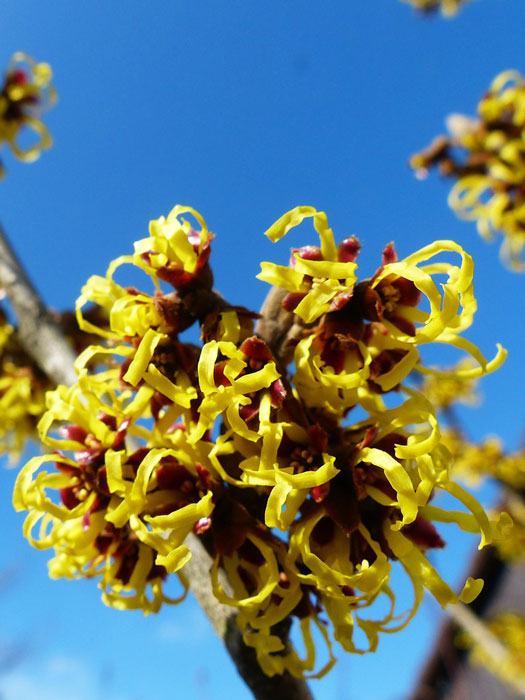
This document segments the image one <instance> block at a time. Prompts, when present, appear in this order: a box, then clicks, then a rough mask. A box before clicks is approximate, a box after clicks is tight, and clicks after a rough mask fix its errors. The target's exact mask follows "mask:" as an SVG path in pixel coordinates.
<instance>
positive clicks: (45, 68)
mask: <svg viewBox="0 0 525 700" xmlns="http://www.w3.org/2000/svg"><path fill="white" fill-rule="evenodd" d="M51 78H52V73H51V68H50V67H49V65H48V64H47V63H35V61H33V59H32V58H31V57H30V56H27V55H26V54H24V53H21V52H17V53H15V54H14V55H13V57H12V58H11V61H10V64H9V66H8V69H7V72H6V74H5V78H4V83H3V85H2V87H1V88H0V145H2V144H3V143H6V144H7V146H8V147H9V148H10V150H11V152H12V153H13V155H14V156H15V157H16V158H18V159H19V160H22V161H24V162H26V163H30V162H32V161H34V160H36V159H37V158H38V157H39V156H40V153H41V152H42V151H43V150H44V149H46V148H50V146H51V144H52V140H51V136H50V134H49V131H48V130H47V127H46V126H45V125H44V123H43V122H42V120H41V118H40V117H41V114H42V113H43V112H44V111H45V110H46V109H48V108H49V107H51V106H52V105H53V104H54V102H55V100H56V92H55V90H54V88H53V87H52V86H51ZM28 130H29V131H32V132H33V134H34V139H33V142H32V143H31V144H30V145H28V146H23V145H21V144H20V137H21V135H23V134H24V132H26V131H28ZM3 175H4V168H3V165H2V162H1V161H0V177H3Z"/></svg>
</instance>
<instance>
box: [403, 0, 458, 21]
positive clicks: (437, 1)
mask: <svg viewBox="0 0 525 700" xmlns="http://www.w3.org/2000/svg"><path fill="white" fill-rule="evenodd" d="M404 2H408V4H409V5H412V7H414V8H415V9H416V10H419V11H420V12H423V13H428V14H430V13H433V12H438V11H441V12H442V14H443V15H444V16H445V17H453V16H454V15H455V14H457V12H458V10H459V9H460V8H461V7H463V5H465V4H466V3H467V2H468V0H404Z"/></svg>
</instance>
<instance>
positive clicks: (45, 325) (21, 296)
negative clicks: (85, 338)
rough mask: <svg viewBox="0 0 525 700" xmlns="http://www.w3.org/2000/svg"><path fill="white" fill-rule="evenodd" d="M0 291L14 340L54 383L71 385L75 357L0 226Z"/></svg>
mask: <svg viewBox="0 0 525 700" xmlns="http://www.w3.org/2000/svg"><path fill="white" fill-rule="evenodd" d="M0 288H2V289H4V290H5V293H6V294H7V296H8V298H9V300H10V302H11V304H12V306H13V309H14V311H15V313H16V316H17V320H18V337H19V340H20V342H21V344H22V346H23V348H24V350H25V351H26V352H27V354H28V355H29V357H32V358H33V360H35V362H36V363H37V364H38V365H39V366H40V368H41V369H42V370H43V371H44V372H45V374H47V376H48V377H49V378H50V379H51V380H52V381H53V382H56V383H57V384H72V383H73V382H74V381H75V379H76V375H75V371H74V369H73V362H74V360H75V355H74V353H73V350H72V349H71V347H70V345H69V343H68V342H67V340H66V339H65V338H64V335H63V334H62V331H61V329H60V327H59V326H58V324H57V323H56V322H55V321H54V320H53V319H52V318H51V315H50V314H49V312H48V310H47V309H46V307H45V306H44V304H43V302H42V300H41V298H40V296H39V295H38V292H37V291H36V289H35V288H34V287H33V285H32V283H31V280H30V279H29V277H28V276H27V273H26V271H25V270H24V268H23V267H22V265H21V264H20V262H19V260H18V258H17V256H16V254H15V252H14V250H13V248H12V247H11V245H10V243H9V241H8V240H7V237H6V235H5V233H4V230H3V228H2V227H1V226H0Z"/></svg>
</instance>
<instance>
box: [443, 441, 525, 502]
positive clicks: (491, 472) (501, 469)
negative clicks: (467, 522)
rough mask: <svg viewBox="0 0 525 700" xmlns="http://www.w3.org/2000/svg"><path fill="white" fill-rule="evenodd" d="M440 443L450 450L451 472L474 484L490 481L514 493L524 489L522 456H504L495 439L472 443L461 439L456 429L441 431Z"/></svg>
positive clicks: (511, 454)
mask: <svg viewBox="0 0 525 700" xmlns="http://www.w3.org/2000/svg"><path fill="white" fill-rule="evenodd" d="M443 443H444V444H445V445H446V446H447V449H448V450H449V451H450V453H451V455H452V458H453V464H454V471H455V473H456V474H458V475H460V476H461V477H462V478H464V479H466V480H470V481H472V482H474V483H476V482H479V481H480V480H481V479H483V478H493V479H497V481H499V482H501V483H502V484H505V485H506V486H509V487H510V488H512V489H515V490H516V491H523V490H524V489H525V453H524V451H523V450H516V451H515V452H510V453H506V452H505V450H504V448H503V445H502V443H501V441H500V440H499V438H497V437H487V438H485V440H483V441H481V442H479V443H474V442H470V441H468V440H466V439H465V438H463V437H462V436H461V435H460V433H459V432H458V431H457V430H454V429H450V430H446V431H444V432H443Z"/></svg>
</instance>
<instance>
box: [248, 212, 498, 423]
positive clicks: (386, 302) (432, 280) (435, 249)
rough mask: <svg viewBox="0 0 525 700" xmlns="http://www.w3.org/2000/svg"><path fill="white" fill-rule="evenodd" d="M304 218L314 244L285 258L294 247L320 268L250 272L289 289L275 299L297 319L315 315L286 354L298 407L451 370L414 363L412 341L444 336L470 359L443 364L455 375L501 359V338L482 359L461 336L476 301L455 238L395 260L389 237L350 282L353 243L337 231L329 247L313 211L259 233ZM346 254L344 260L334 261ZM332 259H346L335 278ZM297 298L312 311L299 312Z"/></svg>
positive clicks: (328, 406) (337, 409)
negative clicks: (378, 261)
mask: <svg viewBox="0 0 525 700" xmlns="http://www.w3.org/2000/svg"><path fill="white" fill-rule="evenodd" d="M305 217H312V218H313V219H314V223H315V225H316V227H317V229H318V230H319V232H320V236H321V241H322V245H321V248H319V249H317V248H316V249H315V250H314V251H313V252H312V248H311V247H308V248H301V249H299V250H298V251H297V252H295V258H294V259H295V260H296V262H297V260H303V258H302V257H301V254H302V255H306V254H308V256H309V258H308V263H312V264H313V263H314V262H315V264H319V265H322V274H323V277H322V278H321V277H318V278H317V277H312V276H311V274H312V273H313V271H312V270H311V271H310V272H311V274H310V275H306V274H303V273H298V271H297V264H296V265H295V268H294V267H291V268H286V267H281V266H276V265H273V264H271V263H263V264H262V268H263V272H262V273H261V274H260V275H259V278H260V279H263V280H265V281H267V282H270V283H273V284H276V285H278V286H282V287H284V288H285V289H287V290H288V291H289V292H290V293H289V295H288V296H287V297H286V298H285V299H284V301H283V307H284V308H285V309H286V310H288V311H290V312H292V311H293V312H294V313H295V314H296V315H298V316H299V317H300V318H301V319H302V320H303V321H305V322H307V323H312V322H314V321H317V322H318V323H317V325H316V326H315V327H314V328H312V329H311V330H309V331H308V333H305V337H303V338H302V339H300V340H299V342H298V343H297V345H296V348H295V354H294V363H295V369H296V372H295V376H294V378H293V381H294V383H295V385H296V387H297V391H298V393H299V395H300V396H301V399H302V400H303V401H304V402H305V403H306V404H307V405H308V406H311V407H319V408H322V409H323V410H326V411H329V412H332V413H335V414H336V415H339V416H341V415H344V414H345V413H346V412H347V411H348V410H349V409H351V408H352V406H354V405H356V403H358V402H359V400H360V398H359V397H360V392H361V393H362V391H363V390H366V389H367V388H371V389H372V390H373V391H378V392H380V393H381V392H385V391H390V390H392V389H394V388H395V387H397V386H399V384H400V383H401V382H403V381H404V380H405V379H406V378H407V376H408V375H409V374H410V372H411V371H412V370H414V369H415V370H416V371H418V372H422V373H424V374H426V375H429V374H431V375H435V376H437V377H438V378H439V380H441V378H442V377H446V378H448V379H450V378H451V376H452V372H451V371H448V372H446V373H443V372H440V371H439V370H435V369H432V368H428V367H425V366H424V365H423V364H422V362H421V358H420V353H419V346H421V345H426V344H428V343H442V344H446V345H452V346H454V347H456V348H458V349H459V350H461V351H463V352H465V353H467V355H468V356H470V357H471V358H472V359H473V361H474V363H473V364H471V365H469V364H468V363H467V364H466V363H465V362H463V363H461V364H459V365H458V366H457V368H455V370H454V371H453V376H454V379H455V380H457V381H458V382H467V381H472V380H473V379H475V378H476V377H478V376H481V375H483V374H486V373H488V372H491V371H493V370H495V369H497V368H498V367H499V366H500V365H501V364H502V362H503V361H504V359H505V356H506V353H505V351H504V350H503V348H501V346H498V352H497V354H496V356H495V358H494V359H493V360H491V361H488V360H487V359H486V358H485V357H484V356H483V355H482V353H481V352H480V351H479V349H478V348H477V347H476V346H475V345H474V344H473V343H471V342H469V341H467V340H466V339H465V338H463V337H462V334H463V332H464V331H465V330H466V329H468V328H469V327H470V325H471V324H472V321H473V318H474V314H475V312H476V308H477V304H476V299H475V296H474V289H473V275H474V265H473V261H472V258H471V256H470V255H468V253H466V252H465V251H464V250H463V249H462V248H461V246H459V245H457V244H456V243H454V242H453V241H446V240H444V241H436V242H435V243H432V244H431V245H428V246H425V247H424V248H422V249H421V250H419V251H416V252H415V253H413V254H411V255H409V256H407V257H406V258H404V259H403V260H398V259H397V254H396V252H395V249H394V246H393V245H392V244H390V245H388V246H387V247H386V248H385V250H384V251H383V261H382V265H381V267H380V268H379V270H378V271H377V272H376V274H375V275H374V276H373V277H372V278H370V279H365V280H363V281H361V282H358V281H357V278H356V269H357V266H356V263H355V258H356V256H357V254H358V252H359V243H358V242H357V240H356V239H347V240H346V241H343V243H342V244H341V245H340V246H339V247H336V245H335V242H334V238H333V233H332V231H331V229H330V228H329V226H328V221H327V218H326V215H325V214H324V213H323V212H317V211H316V210H315V209H313V208H312V207H297V208H296V209H293V210H292V211H290V212H288V213H287V214H285V215H284V216H283V217H281V219H279V220H278V221H277V222H276V223H275V224H274V225H273V226H272V227H271V228H270V229H269V232H268V235H269V236H270V238H271V239H272V240H278V239H279V238H280V237H282V236H283V235H285V234H286V233H287V232H288V231H289V230H290V229H291V228H292V227H293V226H296V225H298V224H300V223H301V222H302V221H303V220H304V218H305ZM301 251H303V252H302V253H301ZM304 251H306V252H304ZM451 255H458V256H459V257H460V264H459V265H458V264H454V263H453V262H449V261H448V258H449V257H450V256H451ZM348 256H350V257H351V258H352V260H353V261H352V262H339V260H340V258H341V257H344V258H345V259H347V258H348ZM443 256H445V259H443ZM311 258H313V261H312V260H311ZM315 258H320V260H316V259H315ZM342 265H343V266H351V267H352V277H351V278H350V277H348V278H347V279H345V280H339V279H338V278H339V277H340V276H342V274H341V271H340V266H342ZM301 270H302V268H301ZM303 272H304V271H303ZM319 274H321V272H319ZM442 275H446V281H445V282H444V283H442V284H441V287H442V289H440V288H439V286H438V284H437V282H436V278H437V277H438V276H442ZM299 278H300V279H299ZM326 280H329V281H331V283H332V282H333V284H334V285H335V287H334V288H333V289H332V290H331V291H330V294H328V296H324V293H323V295H321V292H320V291H319V290H320V287H319V286H318V283H319V285H321V286H322V284H324V281H326ZM288 282H290V284H288ZM316 285H317V286H316ZM299 297H300V298H301V301H300V303H299V305H295V304H296V302H297V299H298V298H299ZM290 299H292V301H290ZM303 305H306V306H305V307H304V308H307V309H315V312H313V313H311V314H310V311H308V313H306V312H304V308H303ZM422 306H425V307H426V308H428V309H429V310H428V311H426V310H423V308H421V307H422Z"/></svg>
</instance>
